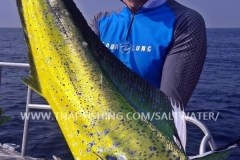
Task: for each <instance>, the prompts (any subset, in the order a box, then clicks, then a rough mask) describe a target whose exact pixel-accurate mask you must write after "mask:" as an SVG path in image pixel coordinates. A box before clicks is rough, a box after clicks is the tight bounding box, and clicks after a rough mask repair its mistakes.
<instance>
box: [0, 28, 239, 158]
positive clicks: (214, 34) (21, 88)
mask: <svg viewBox="0 0 240 160" xmlns="http://www.w3.org/2000/svg"><path fill="white" fill-rule="evenodd" d="M207 36H208V53H207V57H206V61H205V65H204V69H203V72H202V75H201V77H200V80H199V83H198V85H197V87H196V89H195V91H194V93H193V95H192V97H191V99H190V102H189V104H188V106H187V109H186V111H187V112H188V113H191V115H195V116H198V117H197V118H198V119H201V120H202V122H203V123H204V124H205V125H206V126H207V127H208V129H209V130H210V131H211V133H212V136H213V138H214V140H215V142H216V144H217V146H218V147H220V146H222V145H225V144H227V143H229V142H231V141H234V140H236V139H237V138H240V29H207ZM26 52H27V49H26V45H25V42H24V38H23V34H22V30H21V29H4V28H0V62H3V61H5V62H21V63H27V57H26ZM27 75H28V69H26V68H13V67H3V69H2V82H1V88H0V107H1V108H3V109H4V110H5V115H10V116H11V120H10V121H9V122H8V123H6V124H4V125H2V126H0V143H15V144H18V145H21V144H22V134H23V124H24V121H23V120H22V117H21V114H20V113H21V112H22V113H23V112H24V111H25V103H26V94H27V87H26V86H25V85H24V84H23V83H22V82H21V80H20V79H21V78H23V77H26V76H27ZM33 103H41V104H46V102H45V100H44V99H42V98H41V97H39V96H38V95H37V94H34V95H33ZM33 111H34V110H33ZM44 112H49V111H44ZM200 112H201V113H203V112H206V113H208V112H211V113H213V114H214V118H216V117H217V115H218V117H217V120H216V121H215V120H213V119H210V120H204V116H203V114H200ZM205 119H209V118H208V115H206V116H205ZM202 137H203V134H202V132H201V131H200V129H198V128H197V127H195V126H194V125H192V124H188V140H187V153H188V154H189V155H196V154H198V150H199V145H200V141H201V139H202ZM19 151H20V150H19ZM26 154H27V155H29V156H32V157H45V158H51V157H52V155H57V156H59V157H60V158H62V159H64V160H71V159H73V158H72V156H71V152H70V150H69V148H68V146H67V144H66V142H65V140H64V137H63V135H62V133H61V131H60V129H59V127H58V124H57V122H56V121H55V120H52V119H50V120H37V121H36V120H30V124H29V137H28V146H27V153H26ZM238 159H240V148H237V149H235V151H234V153H233V154H232V155H231V157H230V160H238Z"/></svg>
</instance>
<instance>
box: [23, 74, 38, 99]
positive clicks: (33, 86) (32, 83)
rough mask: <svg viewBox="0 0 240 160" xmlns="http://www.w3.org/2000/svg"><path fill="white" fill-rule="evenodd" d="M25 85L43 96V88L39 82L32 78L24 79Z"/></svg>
mask: <svg viewBox="0 0 240 160" xmlns="http://www.w3.org/2000/svg"><path fill="white" fill-rule="evenodd" d="M22 81H23V83H25V84H26V85H27V86H28V87H30V88H31V89H32V90H34V91H35V92H37V93H38V94H39V95H41V96H42V91H41V87H40V85H39V83H38V82H35V81H34V80H33V79H32V78H31V77H29V78H23V79H22Z"/></svg>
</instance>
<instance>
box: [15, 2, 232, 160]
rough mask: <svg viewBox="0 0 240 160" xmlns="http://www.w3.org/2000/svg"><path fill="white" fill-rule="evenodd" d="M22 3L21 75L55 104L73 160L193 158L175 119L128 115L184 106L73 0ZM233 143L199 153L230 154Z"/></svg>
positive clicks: (19, 4) (207, 156)
mask: <svg viewBox="0 0 240 160" xmlns="http://www.w3.org/2000/svg"><path fill="white" fill-rule="evenodd" d="M17 7H18V11H19V15H20V18H21V22H22V27H23V32H24V35H25V41H26V44H27V46H28V50H29V52H28V59H29V64H30V76H29V77H28V78H26V79H23V81H24V83H26V84H27V85H28V86H30V87H31V88H32V89H33V90H34V91H36V92H37V93H38V94H40V95H41V96H43V97H44V98H45V99H46V100H47V102H48V103H49V105H50V106H51V108H52V110H53V112H54V114H55V116H56V117H57V121H58V124H59V126H60V128H61V131H62V133H63V135H64V137H65V139H66V141H67V144H68V146H69V148H70V150H71V152H72V154H73V157H74V159H75V160H85V159H90V160H93V159H121V160H125V159H146V160H151V159H154V160H155V159H156V160H186V159H190V158H189V157H188V156H187V155H186V153H185V150H184V145H185V144H184V140H183V139H184V138H181V136H179V134H178V132H177V128H179V127H177V125H175V123H174V120H173V119H170V118H169V119H162V120H157V119H156V118H153V119H151V120H149V119H146V118H136V116H135V118H134V116H130V115H139V114H140V113H145V114H149V115H151V116H152V117H153V116H154V114H155V113H166V115H169V114H171V113H172V111H173V110H182V109H181V107H180V106H178V105H176V104H177V103H175V105H174V103H171V102H170V100H169V99H168V97H167V96H165V95H164V93H162V92H161V91H160V90H159V89H157V88H155V87H154V86H152V85H151V84H150V83H148V82H147V81H145V80H144V79H142V78H141V77H140V76H138V75H137V74H135V73H134V72H132V71H131V70H130V69H129V68H127V67H126V66H125V65H124V64H123V63H122V62H120V61H119V60H118V59H117V58H116V57H115V56H114V55H113V54H112V53H111V52H110V51H109V50H108V49H107V48H106V47H105V46H104V44H103V43H102V42H101V41H100V40H99V38H98V37H97V36H96V35H95V33H94V32H93V31H92V30H91V29H90V27H89V26H88V23H87V22H86V20H85V19H84V17H83V15H82V14H81V12H80V11H79V10H78V8H77V6H76V5H75V3H74V2H73V0H17ZM113 36H114V35H113ZM130 113H131V114H130ZM62 114H64V115H65V118H66V117H68V118H67V119H64V118H63V117H60V116H59V115H62ZM105 115H110V117H109V116H105ZM117 115H121V116H118V117H117ZM138 117H139V116H138ZM175 141H176V142H178V143H176V142H175ZM56 145H57V144H56ZM235 147H236V144H233V145H232V146H229V147H227V148H225V149H223V150H221V151H214V152H210V153H206V154H205V155H202V156H199V157H195V158H196V159H204V160H205V159H211V160H214V159H226V158H227V157H228V156H229V155H230V154H231V153H232V150H233V148H235Z"/></svg>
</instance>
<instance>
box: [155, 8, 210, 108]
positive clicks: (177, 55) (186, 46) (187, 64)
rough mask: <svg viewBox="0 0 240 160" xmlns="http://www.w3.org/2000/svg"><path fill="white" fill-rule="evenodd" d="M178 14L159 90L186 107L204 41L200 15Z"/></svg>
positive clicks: (200, 63)
mask: <svg viewBox="0 0 240 160" xmlns="http://www.w3.org/2000/svg"><path fill="white" fill-rule="evenodd" d="M176 13H177V12H176ZM179 13H180V14H179V15H178V17H177V20H176V24H175V30H174V33H173V34H174V37H173V42H172V44H171V46H170V47H169V49H168V53H167V56H166V59H165V62H164V66H163V71H162V80H161V85H160V90H162V91H163V92H164V93H165V94H166V95H167V96H169V97H170V98H171V99H172V100H175V101H178V102H180V103H181V105H182V106H183V107H186V105H187V103H188V101H189V99H190V97H191V95H192V93H193V91H194V89H195V87H196V85H197V82H198V80H199V77H200V74H201V72H202V68H203V64H204V61H205V57H206V52H207V40H206V27H205V22H204V20H203V18H202V16H201V15H200V14H198V13H197V12H196V11H193V10H191V9H188V10H187V11H186V10H185V12H184V13H182V12H179Z"/></svg>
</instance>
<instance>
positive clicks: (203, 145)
mask: <svg viewBox="0 0 240 160" xmlns="http://www.w3.org/2000/svg"><path fill="white" fill-rule="evenodd" d="M2 67H25V68H26V67H27V68H28V67H29V64H27V63H8V62H0V86H1V71H2ZM30 109H39V110H51V107H50V106H49V105H42V104H32V90H31V89H30V88H29V87H28V91H27V100H26V115H28V114H29V112H30ZM185 119H186V121H187V122H190V123H193V124H195V125H196V126H198V127H199V128H200V129H201V130H202V131H203V133H204V134H205V135H204V137H203V139H202V140H201V143H200V147H199V154H203V153H205V152H206V148H207V144H209V146H210V148H211V150H212V151H213V150H215V149H217V147H216V144H215V142H214V140H213V138H212V135H211V133H210V131H209V130H208V129H207V127H206V126H205V125H204V124H203V123H202V122H201V121H199V120H197V119H194V118H191V117H188V116H185ZM28 124H29V121H28V118H25V120H24V129H23V139H22V150H21V156H25V153H26V146H27V138H28Z"/></svg>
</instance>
